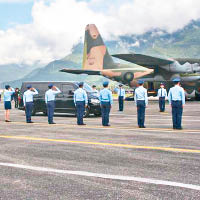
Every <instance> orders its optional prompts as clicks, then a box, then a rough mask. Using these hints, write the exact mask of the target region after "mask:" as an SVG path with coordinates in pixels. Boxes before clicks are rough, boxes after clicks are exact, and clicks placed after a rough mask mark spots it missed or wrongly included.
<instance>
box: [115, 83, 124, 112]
mask: <svg viewBox="0 0 200 200" xmlns="http://www.w3.org/2000/svg"><path fill="white" fill-rule="evenodd" d="M122 86H123V85H122V84H119V89H118V92H117V93H118V103H119V111H123V110H124V99H125V97H126V92H125V89H124V88H122Z"/></svg>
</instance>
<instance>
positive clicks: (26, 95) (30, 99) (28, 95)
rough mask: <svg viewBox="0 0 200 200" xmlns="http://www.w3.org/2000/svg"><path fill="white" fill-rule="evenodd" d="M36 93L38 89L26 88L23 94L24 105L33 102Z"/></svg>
mask: <svg viewBox="0 0 200 200" xmlns="http://www.w3.org/2000/svg"><path fill="white" fill-rule="evenodd" d="M36 94H38V91H37V90H36V89H35V91H31V90H26V92H24V95H23V101H24V105H26V103H28V102H33V96H34V95H36Z"/></svg>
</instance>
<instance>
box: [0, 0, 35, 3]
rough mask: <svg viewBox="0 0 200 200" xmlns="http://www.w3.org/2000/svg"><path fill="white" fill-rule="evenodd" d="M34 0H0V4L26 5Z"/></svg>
mask: <svg viewBox="0 0 200 200" xmlns="http://www.w3.org/2000/svg"><path fill="white" fill-rule="evenodd" d="M31 1H34V0H0V3H27V2H31Z"/></svg>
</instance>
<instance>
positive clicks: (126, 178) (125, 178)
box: [0, 163, 200, 190]
mask: <svg viewBox="0 0 200 200" xmlns="http://www.w3.org/2000/svg"><path fill="white" fill-rule="evenodd" d="M0 166H5V167H13V168H19V169H27V170H33V171H40V172H51V173H58V174H71V175H77V176H87V177H96V178H103V179H112V180H121V181H136V182H142V183H147V184H156V185H167V186H173V187H180V188H187V189H192V190H200V186H199V185H192V184H184V183H178V182H172V181H163V180H156V179H149V178H141V177H134V176H118V175H110V174H99V173H92V172H86V171H71V170H60V169H53V168H44V167H34V166H28V165H19V164H12V163H0Z"/></svg>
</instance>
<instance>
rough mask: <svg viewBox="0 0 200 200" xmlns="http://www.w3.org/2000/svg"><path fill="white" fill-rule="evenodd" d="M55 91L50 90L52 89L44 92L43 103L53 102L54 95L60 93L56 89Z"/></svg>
mask: <svg viewBox="0 0 200 200" xmlns="http://www.w3.org/2000/svg"><path fill="white" fill-rule="evenodd" d="M56 89H57V91H55V90H52V89H49V90H47V91H46V92H45V102H46V103H47V102H48V101H54V100H55V97H56V94H59V93H61V91H60V90H59V89H58V88H56Z"/></svg>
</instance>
